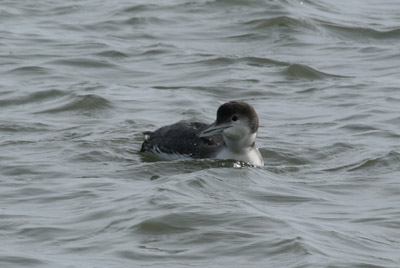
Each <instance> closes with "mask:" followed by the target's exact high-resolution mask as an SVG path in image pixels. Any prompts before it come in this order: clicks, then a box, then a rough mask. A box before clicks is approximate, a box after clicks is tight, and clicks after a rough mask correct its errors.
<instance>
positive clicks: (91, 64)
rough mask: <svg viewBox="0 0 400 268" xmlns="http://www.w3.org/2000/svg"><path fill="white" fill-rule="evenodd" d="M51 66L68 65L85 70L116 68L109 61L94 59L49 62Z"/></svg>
mask: <svg viewBox="0 0 400 268" xmlns="http://www.w3.org/2000/svg"><path fill="white" fill-rule="evenodd" d="M49 63H50V64H56V65H66V66H72V67H85V68H109V67H115V65H114V64H112V63H109V62H107V61H100V60H94V59H63V60H55V61H51V62H49Z"/></svg>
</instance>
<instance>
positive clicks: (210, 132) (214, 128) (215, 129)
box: [199, 123, 231, 138]
mask: <svg viewBox="0 0 400 268" xmlns="http://www.w3.org/2000/svg"><path fill="white" fill-rule="evenodd" d="M230 127H231V125H217V124H216V123H213V124H211V125H209V126H208V127H207V128H206V129H204V130H203V131H202V132H201V133H200V135H199V137H200V138H203V137H210V136H215V135H218V134H221V133H222V132H223V131H224V130H225V129H227V128H230Z"/></svg>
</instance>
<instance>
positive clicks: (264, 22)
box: [244, 16, 316, 30]
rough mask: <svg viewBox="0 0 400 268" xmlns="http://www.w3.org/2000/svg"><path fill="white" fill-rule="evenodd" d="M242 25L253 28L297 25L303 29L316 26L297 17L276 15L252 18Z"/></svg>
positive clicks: (263, 28) (292, 26)
mask: <svg viewBox="0 0 400 268" xmlns="http://www.w3.org/2000/svg"><path fill="white" fill-rule="evenodd" d="M244 25H248V26H251V28H252V29H253V30H266V29H269V28H271V27H284V28H288V29H295V28H297V27H299V26H301V27H304V28H305V29H314V28H316V27H315V25H314V24H312V23H310V22H308V21H306V20H303V19H298V18H292V17H289V16H278V17H274V18H262V19H254V20H250V21H246V22H244Z"/></svg>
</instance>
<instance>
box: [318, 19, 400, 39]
mask: <svg viewBox="0 0 400 268" xmlns="http://www.w3.org/2000/svg"><path fill="white" fill-rule="evenodd" d="M322 26H324V27H325V28H326V29H328V30H329V31H330V32H331V33H332V34H335V35H337V36H341V37H344V38H346V39H352V40H357V41H364V40H365V39H369V40H374V39H375V40H394V41H395V40H398V39H400V28H396V29H391V30H387V31H379V30H375V29H372V28H366V27H355V26H354V25H352V26H345V25H338V24H333V23H322Z"/></svg>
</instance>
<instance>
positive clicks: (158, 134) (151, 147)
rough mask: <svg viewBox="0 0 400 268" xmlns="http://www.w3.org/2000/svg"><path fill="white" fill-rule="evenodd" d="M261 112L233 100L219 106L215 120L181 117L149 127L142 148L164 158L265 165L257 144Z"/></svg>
mask: <svg viewBox="0 0 400 268" xmlns="http://www.w3.org/2000/svg"><path fill="white" fill-rule="evenodd" d="M258 124H259V121H258V116H257V113H256V111H255V110H254V108H253V107H252V106H251V105H250V104H248V103H246V102H244V101H229V102H226V103H224V104H222V105H221V106H220V107H219V108H218V110H217V118H216V120H215V122H214V123H212V124H205V123H200V122H187V121H180V122H178V123H175V124H172V125H167V126H164V127H161V128H159V129H157V130H155V131H146V132H144V133H143V134H144V135H145V138H144V141H143V144H142V146H141V149H140V152H142V153H150V154H153V155H156V156H157V157H158V158H160V159H162V160H176V159H206V158H211V159H226V160H228V159H231V160H236V161H242V162H246V163H248V164H250V165H253V166H264V159H263V157H262V155H261V153H260V151H259V150H258V148H257V147H256V146H255V140H256V136H257V131H258Z"/></svg>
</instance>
